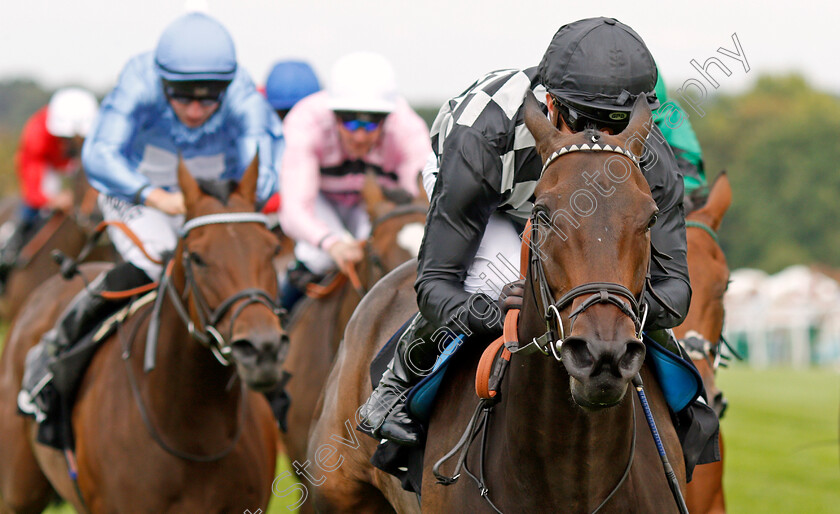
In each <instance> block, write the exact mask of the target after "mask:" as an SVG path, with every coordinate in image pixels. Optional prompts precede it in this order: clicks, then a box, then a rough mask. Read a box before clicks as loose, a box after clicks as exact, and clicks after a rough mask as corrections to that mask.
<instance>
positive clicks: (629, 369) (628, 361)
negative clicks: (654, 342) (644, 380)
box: [618, 339, 645, 378]
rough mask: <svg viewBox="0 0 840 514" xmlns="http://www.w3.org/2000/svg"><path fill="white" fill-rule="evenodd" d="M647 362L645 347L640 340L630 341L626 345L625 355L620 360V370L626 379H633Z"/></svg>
mask: <svg viewBox="0 0 840 514" xmlns="http://www.w3.org/2000/svg"><path fill="white" fill-rule="evenodd" d="M644 360H645V345H644V343H642V342H641V341H639V340H638V339H630V340H629V341H627V342H626V343H625V344H624V353H623V354H621V356H620V357H619V360H618V369H619V372H620V373H621V376H622V377H624V378H628V377H633V376H635V375H636V373H638V372H639V370H640V369H641V368H642V363H643V362H644Z"/></svg>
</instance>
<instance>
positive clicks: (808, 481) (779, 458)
mask: <svg viewBox="0 0 840 514" xmlns="http://www.w3.org/2000/svg"><path fill="white" fill-rule="evenodd" d="M719 383H720V388H721V389H722V390H723V391H724V393H725V394H726V396H727V397H728V398H729V405H730V409H729V411H728V412H727V413H726V416H725V418H724V420H723V424H722V425H723V433H724V438H725V444H726V470H725V477H724V480H725V492H726V497H727V508H728V511H729V512H734V513H741V512H762V513H763V512H773V513H809V514H811V513H836V512H838V511H840V449H839V448H838V435H839V434H838V418H839V417H840V375H838V373H836V372H832V371H827V370H810V371H793V370H789V369H771V370H761V371H757V370H752V369H749V368H746V367H734V368H731V369H724V370H722V371H721V372H720V375H719ZM288 469H289V468H288V462H287V461H286V460H285V459H280V460H279V461H278V467H277V475H278V476H279V475H280V474H281V473H283V472H285V471H287V470H288ZM294 483H295V482H294V479H293V478H291V477H288V478H286V479H285V480H283V481H279V482H278V483H277V484H275V490H276V491H278V492H282V491H286V490H287V488H288V487H290V486H291V485H292V484H294ZM298 498H299V496H298V495H297V494H287V495H286V498H284V499H282V500H281V499H280V498H278V497H272V502H271V504H270V505H269V508H268V512H269V513H271V514H281V513H288V512H291V511H290V510H289V509H287V505H292V504H294V502H295V501H297V500H298ZM47 512H48V513H50V514H58V513H61V514H67V513H71V512H73V511H72V509H70V508H64V509H61V510H59V509H49V510H48V511H47Z"/></svg>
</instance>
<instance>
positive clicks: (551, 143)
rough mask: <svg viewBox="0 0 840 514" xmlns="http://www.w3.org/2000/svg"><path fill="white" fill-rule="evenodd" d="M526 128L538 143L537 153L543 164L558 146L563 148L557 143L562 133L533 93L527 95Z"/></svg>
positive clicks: (529, 92)
mask: <svg viewBox="0 0 840 514" xmlns="http://www.w3.org/2000/svg"><path fill="white" fill-rule="evenodd" d="M525 126H526V127H528V130H530V131H531V135H532V136H534V140H535V141H536V142H537V152H538V153H539V154H540V157H541V158H542V160H543V162H545V160H546V159H548V157H549V156H550V155H551V154H552V152H554V150H556V149H557V147H558V146H562V144H561V143H558V142H557V138H558V136H559V135H560V131H559V130H557V128H555V127H554V126H553V125H552V124H551V122H550V121H549V120H548V118H546V116H545V114H544V113H543V112H542V109H541V108H540V103H539V102H538V101H537V97H535V96H534V93H532V92H531V91H528V92H527V93H525Z"/></svg>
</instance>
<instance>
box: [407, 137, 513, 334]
mask: <svg viewBox="0 0 840 514" xmlns="http://www.w3.org/2000/svg"><path fill="white" fill-rule="evenodd" d="M501 173H502V164H501V160H500V159H499V157H498V155H496V153H495V152H494V151H493V149H492V148H491V147H490V145H489V144H488V143H487V141H486V140H485V139H484V137H483V136H482V135H481V134H480V133H479V132H478V131H476V130H474V129H472V128H469V127H462V126H459V127H456V128H455V129H454V130H453V131H452V133H451V134H449V136H448V137H447V139H446V141H445V143H444V150H443V156H442V160H441V166H440V171H439V174H438V177H437V182H436V184H435V189H434V192H433V194H432V199H431V205H430V207H429V213H428V216H427V218H426V233H425V237H424V238H423V244H422V246H421V248H420V256H419V263H418V267H417V281H416V282H415V284H414V288H415V290H416V291H417V305H418V306H419V307H420V312H421V313H422V314H423V316H424V317H426V319H428V320H429V321H430V322H432V323H434V324H435V325H436V326H439V327H440V326H446V327H449V328H451V329H452V330H453V331H454V332H455V333H463V332H464V330H462V327H467V328H468V329H469V331H470V332H472V334H478V335H481V336H495V335H498V334H499V333H500V331H501V325H500V324H499V323H495V324H492V325H490V324H488V323H487V321H485V320H484V319H482V317H484V318H487V312H488V309H490V308H493V309H496V308H497V306H496V301H495V299H493V298H490V297H489V296H487V295H485V294H482V293H475V294H472V295H471V294H470V293H467V292H466V291H465V290H464V285H463V284H464V279H465V278H466V276H467V271H468V270H469V268H470V266H471V265H472V261H473V259H474V258H475V255H476V252H477V251H478V247H479V244H480V243H481V239H482V237H483V236H484V231H485V229H486V227H487V224H488V222H489V220H490V216H491V215H492V214H493V212H495V211H496V208H497V207H498V205H499V203H500V201H501V195H500V193H499V192H498V191H497V188H498V187H500V184H501ZM482 314H484V316H482ZM491 319H495V318H491ZM467 335H470V334H467Z"/></svg>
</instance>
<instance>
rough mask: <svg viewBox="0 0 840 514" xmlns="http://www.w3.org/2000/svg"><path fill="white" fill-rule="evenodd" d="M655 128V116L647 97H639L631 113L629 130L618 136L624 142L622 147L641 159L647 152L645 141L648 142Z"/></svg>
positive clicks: (626, 129)
mask: <svg viewBox="0 0 840 514" xmlns="http://www.w3.org/2000/svg"><path fill="white" fill-rule="evenodd" d="M652 126H653V114H652V113H651V112H650V106H649V105H648V102H647V97H646V96H645V95H639V97H638V98H636V103H635V104H633V110H632V111H631V112H630V123H629V124H628V125H627V128H625V129H624V130H622V131H621V133H620V134H618V136H617V137H618V138H619V139H621V140H623V143H622V146H624V147H625V148H627V149H628V150H630V151H631V152H633V155H635V156H636V157H639V158H641V157H642V153H644V151H645V140H647V137H648V134H650V129H651V127H652Z"/></svg>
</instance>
